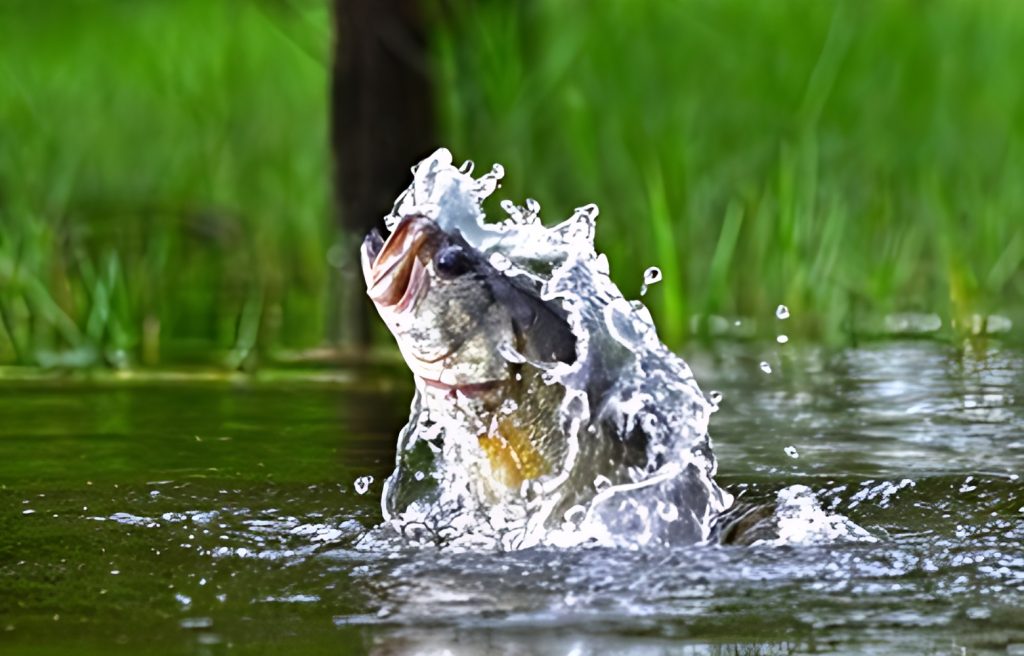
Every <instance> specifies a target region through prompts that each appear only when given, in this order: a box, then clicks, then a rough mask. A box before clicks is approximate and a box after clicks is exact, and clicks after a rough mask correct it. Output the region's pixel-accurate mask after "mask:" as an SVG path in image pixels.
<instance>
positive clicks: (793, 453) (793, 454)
mask: <svg viewBox="0 0 1024 656" xmlns="http://www.w3.org/2000/svg"><path fill="white" fill-rule="evenodd" d="M783 451H785V452H786V455H787V456H789V457H790V458H793V459H794V460H795V459H796V458H799V457H800V453H799V452H797V450H796V447H795V446H787V447H786V448H785V449H783Z"/></svg>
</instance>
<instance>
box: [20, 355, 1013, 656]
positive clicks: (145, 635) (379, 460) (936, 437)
mask: <svg viewBox="0 0 1024 656" xmlns="http://www.w3.org/2000/svg"><path fill="white" fill-rule="evenodd" d="M689 356H690V357H689V359H690V361H691V364H693V365H694V368H695V369H696V370H697V373H698V380H700V381H701V382H702V385H703V387H704V389H705V390H711V389H717V390H720V391H722V392H723V393H724V394H725V401H724V402H723V404H722V409H721V411H720V412H719V413H718V414H717V415H716V416H715V417H714V418H713V421H712V429H713V435H714V436H715V445H716V451H717V452H718V455H719V460H720V465H721V471H720V479H721V480H722V481H724V482H725V483H726V484H728V485H729V486H730V487H731V488H732V489H734V490H735V491H738V492H740V491H741V492H742V493H743V494H745V495H747V496H748V497H750V498H753V499H763V500H767V499H770V498H772V496H773V495H774V493H775V492H776V491H777V490H779V489H780V488H782V487H785V486H787V485H790V484H794V483H803V484H806V485H809V486H810V487H811V488H812V489H814V490H816V491H817V492H818V493H819V497H820V498H821V500H822V502H823V504H824V505H825V506H826V507H832V508H834V509H836V510H837V511H839V512H842V513H844V514H847V515H849V516H850V517H851V518H852V519H854V520H855V521H857V522H858V523H860V524H861V525H862V526H864V527H865V528H867V529H868V530H870V531H871V532H872V533H873V534H874V535H875V536H877V537H878V538H879V541H878V542H876V543H874V544H843V545H829V546H815V547H786V548H769V547H755V548H709V547H693V548H687V549H679V550H675V551H672V552H652V553H635V552H614V551H607V550H575V551H568V552H566V551H562V552H558V551H554V550H531V551H528V552H521V553H511V554H484V553H451V552H438V551H434V550H408V549H401V548H398V547H394V546H391V547H380V548H378V549H375V550H366V549H359V548H357V547H356V542H357V540H358V539H359V538H360V537H361V536H362V535H363V534H364V533H365V532H366V531H367V529H369V528H370V527H372V526H374V525H375V524H376V523H377V522H378V521H379V514H378V512H379V511H378V510H377V500H376V496H377V495H378V494H379V492H380V482H381V480H382V478H383V477H384V476H385V475H386V474H387V472H388V469H389V466H390V459H391V454H390V450H391V449H392V448H393V444H394V435H395V431H396V430H397V428H398V427H399V426H400V425H401V424H402V422H403V419H404V416H405V414H406V411H407V403H408V396H409V393H410V390H409V388H408V386H407V385H404V384H402V383H400V382H399V383H388V382H387V381H388V380H390V379H387V378H386V377H385V379H384V382H381V380H378V379H373V380H374V382H373V384H372V385H370V384H362V383H364V382H366V381H369V380H371V377H369V376H368V375H366V376H363V375H355V376H352V375H349V376H341V375H339V376H337V377H336V378H331V377H330V376H327V377H324V376H317V377H311V376H304V375H295V374H288V375H281V376H266V377H265V378H266V379H265V380H256V381H251V380H234V381H230V382H196V381H191V382H167V381H156V382H153V381H151V382H124V381H116V380H109V379H100V380H96V381H93V382H89V383H83V382H58V381H53V380H42V381H40V380H37V381H26V380H21V381H11V382H6V383H3V384H2V385H0V650H2V651H5V652H8V651H9V652H24V653H67V652H69V651H74V652H76V653H93V652H95V653H154V654H155V653H159V654H165V653H166V654H177V653H182V654H191V653H198V654H219V653H267V652H279V651H288V652H296V653H313V654H319V653H325V654H326V653H330V654H349V653H375V654H420V653H422V654H443V653H451V654H478V653H494V654H533V653H538V654H565V655H568V654H577V655H582V654H599V653H600V654H603V653H627V654H642V655H647V654H790V653H808V652H811V653H831V652H845V653H849V652H856V653H865V652H866V653H894V652H913V653H949V654H960V653H998V654H1007V653H1024V486H1022V483H1021V479H1020V478H1019V476H1020V475H1021V474H1024V471H1022V470H1024V466H1022V465H1024V401H1022V397H1024V367H1022V364H1024V352H1021V351H1019V350H1013V349H1006V348H1003V347H1000V346H998V345H989V346H987V347H984V348H981V347H976V348H974V349H968V350H966V351H964V350H957V349H953V348H950V347H946V346H942V345H938V344H933V343H928V342H909V343H890V344H879V345H871V346H867V347H864V348H859V349H851V350H845V351H832V352H830V351H824V350H817V349H800V348H795V347H794V346H793V345H792V344H790V345H786V346H785V347H776V346H772V347H770V348H766V349H763V350H761V349H757V348H753V347H750V346H743V347H739V346H728V347H719V348H718V349H716V351H715V352H701V353H694V354H689ZM762 359H767V360H768V361H769V362H770V363H771V365H772V369H773V373H772V374H770V375H766V374H764V373H762V371H761V369H760V368H759V366H758V363H759V362H760V361H761V360H762ZM353 380H354V381H356V382H352V381H353ZM368 387H372V390H370V391H368V390H367V388H368ZM788 447H792V448H791V449H789V448H788ZM787 450H788V453H787ZM793 455H796V456H797V457H795V458H794V457H792V456H793ZM361 476H373V478H374V482H373V483H372V484H371V485H370V491H369V493H367V494H366V495H359V494H357V493H356V492H355V485H354V483H355V480H356V479H357V478H358V477H361Z"/></svg>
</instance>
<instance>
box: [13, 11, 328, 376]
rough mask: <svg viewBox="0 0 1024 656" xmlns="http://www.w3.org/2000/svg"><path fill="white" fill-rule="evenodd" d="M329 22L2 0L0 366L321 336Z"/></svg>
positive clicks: (232, 358)
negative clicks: (2, 363) (3, 362)
mask: <svg viewBox="0 0 1024 656" xmlns="http://www.w3.org/2000/svg"><path fill="white" fill-rule="evenodd" d="M327 18H328V15H327V12H326V8H325V6H324V5H323V3H320V2H306V3H304V4H303V5H302V6H301V7H300V6H297V5H280V4H279V3H270V2H264V3H248V2H198V1H191V0H186V1H182V2H170V3H165V2H153V1H148V2H71V1H60V2H54V3H49V2H47V3H34V2H14V3H5V4H4V5H3V6H2V7H0V125H2V126H3V128H2V135H0V317H2V318H3V322H2V324H0V326H2V329H0V360H12V359H14V360H21V361H25V362H38V363H42V364H47V363H66V364H71V365H74V364H89V363H95V362H102V361H106V362H109V363H111V364H118V363H121V362H125V361H142V362H154V361H156V360H157V359H158V358H159V357H160V355H161V354H164V355H166V354H167V353H168V352H170V353H177V354H179V355H184V354H188V353H199V354H202V353H203V352H205V351H211V350H219V351H222V352H226V353H227V357H228V360H229V363H232V364H233V363H237V362H239V361H241V360H243V359H245V358H246V357H247V356H248V355H249V354H250V353H251V352H252V349H254V348H255V347H256V346H257V345H273V344H286V345H287V344H297V345H302V344H309V343H316V342H318V341H319V340H320V339H321V337H322V335H323V334H324V322H325V318H324V316H325V315H324V312H325V310H324V305H325V303H324V301H325V293H324V288H325V284H326V282H325V279H326V276H327V273H328V272H327V268H328V267H327V262H326V258H325V252H326V249H327V246H328V245H329V242H330V240H331V238H332V233H331V225H330V219H329V208H328V202H329V198H330V195H329V190H328V184H329V183H328V180H327V177H326V176H327V170H328V164H329V158H328V147H327V144H326V134H327V130H326V91H327V86H326V83H325V75H326V64H325V62H328V61H329V57H330V55H329V52H328V41H329V37H330V32H329V28H328V24H327ZM200 357H202V356H201V355H200Z"/></svg>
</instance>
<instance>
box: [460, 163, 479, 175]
mask: <svg viewBox="0 0 1024 656" xmlns="http://www.w3.org/2000/svg"><path fill="white" fill-rule="evenodd" d="M474 166H476V164H474V163H473V160H471V159H467V160H466V161H465V162H463V163H462V166H460V167H459V173H465V174H466V175H473V167H474Z"/></svg>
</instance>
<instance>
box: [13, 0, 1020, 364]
mask: <svg viewBox="0 0 1024 656" xmlns="http://www.w3.org/2000/svg"><path fill="white" fill-rule="evenodd" d="M430 6H431V7H433V8H434V9H435V12H434V13H435V14H436V15H437V16H438V17H439V18H438V26H437V29H436V38H435V43H434V53H435V62H434V63H435V65H436V71H437V81H438V93H439V103H440V106H441V109H442V117H443V125H442V130H441V132H442V140H443V142H444V143H445V144H446V145H449V146H450V147H451V148H452V149H453V151H454V152H455V154H456V156H457V157H459V158H464V157H471V158H473V159H475V160H476V161H477V162H478V163H480V164H482V165H489V164H490V163H491V162H493V161H497V162H502V163H503V164H504V165H505V167H506V170H507V171H508V177H507V179H506V181H505V184H504V187H503V189H502V192H503V193H504V196H506V197H510V198H512V199H513V200H516V201H520V202H521V201H522V200H523V199H524V198H525V197H526V196H531V197H534V198H537V199H538V200H540V201H541V202H542V204H543V206H544V213H543V215H544V216H545V217H546V219H547V220H548V221H554V220H557V219H559V218H561V217H565V216H568V215H569V214H570V213H571V209H572V208H573V207H575V206H578V205H583V204H585V203H588V202H596V203H598V204H599V205H600V206H601V209H602V212H601V216H600V218H599V219H598V241H599V247H600V248H601V249H603V250H605V251H606V252H607V253H608V254H609V256H610V260H611V264H612V272H613V276H614V277H615V278H616V280H617V281H618V282H619V283H620V285H622V287H623V289H624V290H625V291H626V293H627V295H630V294H632V295H636V294H638V291H639V287H640V284H641V282H642V274H643V271H644V269H645V268H647V267H648V266H650V265H658V266H660V267H661V268H662V269H663V270H664V272H665V278H664V281H663V282H661V283H660V284H658V285H656V286H655V287H653V288H652V290H651V292H650V293H649V294H648V295H647V296H646V297H645V302H647V303H648V304H650V305H651V306H652V309H653V311H654V313H655V316H656V318H657V319H658V322H659V327H660V330H661V332H662V334H663V336H664V337H665V338H666V339H667V340H668V341H669V342H670V343H672V344H674V345H679V344H680V343H682V341H683V340H685V339H687V338H688V337H691V336H693V335H700V334H709V333H714V332H716V329H715V326H717V325H719V324H721V323H723V320H724V318H728V319H729V321H727V322H724V323H725V324H726V325H731V321H732V320H733V319H734V318H740V317H742V318H745V319H746V320H747V324H749V323H751V319H753V320H755V321H756V322H757V323H758V325H759V330H761V331H762V332H765V333H770V332H771V331H773V330H776V329H778V327H779V326H778V324H777V323H775V320H774V318H773V313H774V309H775V307H776V305H777V304H779V303H786V304H787V305H788V306H789V307H790V308H791V310H792V313H793V319H790V320H789V322H788V323H787V324H785V328H786V329H787V332H790V333H798V334H805V335H808V336H809V337H812V338H818V339H823V340H827V341H836V340H844V339H848V338H849V337H850V335H851V334H854V333H857V332H868V333H870V332H872V331H873V330H875V328H873V326H875V325H876V324H877V323H878V321H879V318H881V317H884V316H886V315H887V314H890V313H895V312H907V311H914V312H924V313H936V314H938V315H939V316H940V317H941V318H942V319H943V322H944V325H945V326H947V327H948V326H950V325H951V322H952V321H954V320H956V321H958V322H959V325H960V326H961V327H964V326H968V327H969V326H970V325H971V324H972V315H975V314H977V315H980V316H987V315H991V314H1001V315H1005V316H1008V317H1010V318H1012V319H1013V321H1014V325H1015V326H1017V327H1019V326H1021V325H1022V324H1024V315H1022V314H1021V310H1022V306H1024V303H1022V301H1024V267H1022V263H1024V186H1022V182H1021V181H1022V180H1024V150H1022V146H1024V106H1022V100H1024V98H1022V94H1024V86H1022V85H1021V83H1020V65H1019V62H1021V61H1024V5H1022V4H1021V3H1019V2H1017V1H1016V0H989V1H987V2H985V3H971V2H966V1H965V0H934V1H932V2H928V3H921V2H915V1H911V0H891V1H888V2H873V1H872V2H842V1H839V2H822V1H820V0H793V1H791V2H786V3H781V2H769V1H767V0H714V1H712V0H679V1H673V2H667V1H660V2H653V1H652V2H636V3H631V2H624V1H613V2H606V3H585V2H583V1H582V0H564V1H563V0H558V1H556V0H533V1H530V2H522V3H506V2H492V1H481V2H448V3H445V4H444V6H442V5H441V3H433V4H431V5H430ZM330 43H331V35H330V26H329V12H328V8H327V5H326V3H325V2H321V1H320V0H301V1H300V0H291V1H290V2H282V1H273V0H264V1H255V0H253V1H249V2H206V1H200V0H177V1H176V2H157V1H155V0H144V1H139V2H116V1H114V0H109V1H104V2H85V1H73V0H60V1H57V2H47V3H35V2H27V1H25V2H18V1H13V0H12V1H10V2H7V3H4V4H2V5H0V362H11V361H21V362H25V363H39V364H54V365H58V364H64V365H78V364H95V363H100V362H106V363H109V364H113V365H120V364H126V363H132V362H141V363H152V362H156V361H158V360H164V361H166V360H168V359H187V358H190V357H205V356H204V355H203V354H206V353H209V352H217V353H221V354H225V355H224V358H226V362H227V363H228V364H229V365H238V364H240V363H243V362H245V361H246V360H247V359H248V358H250V357H251V356H252V354H253V353H256V352H262V351H265V350H267V349H274V348H278V347H284V348H303V347H309V346H313V345H317V344H320V343H322V341H323V339H324V336H325V335H326V334H327V330H326V324H327V321H328V318H327V317H328V315H329V309H328V308H329V304H330V299H329V296H330V295H331V293H332V284H333V282H332V281H334V280H335V278H334V276H335V275H336V274H335V273H334V269H333V267H332V265H331V264H330V263H329V262H328V257H327V254H328V252H329V251H330V249H331V246H332V245H333V244H335V243H339V242H338V236H337V235H336V234H335V232H334V230H333V227H332V224H331V219H330V214H331V210H330V200H329V199H330V189H329V171H330V163H329V153H328V146H327V77H328V73H329V66H328V62H329V61H330V52H329V49H330ZM410 164H412V162H410ZM495 209H496V207H495ZM335 250H337V249H335ZM331 259H332V260H337V259H338V258H337V257H336V256H333V257H332V258H331ZM335 263H337V262H335ZM693 317H698V320H696V321H695V320H693ZM708 317H722V318H723V319H719V320H717V321H718V323H716V321H713V320H709V319H708ZM974 321H976V320H974ZM196 354H198V356H197V355H196ZM218 357H219V356H218Z"/></svg>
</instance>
